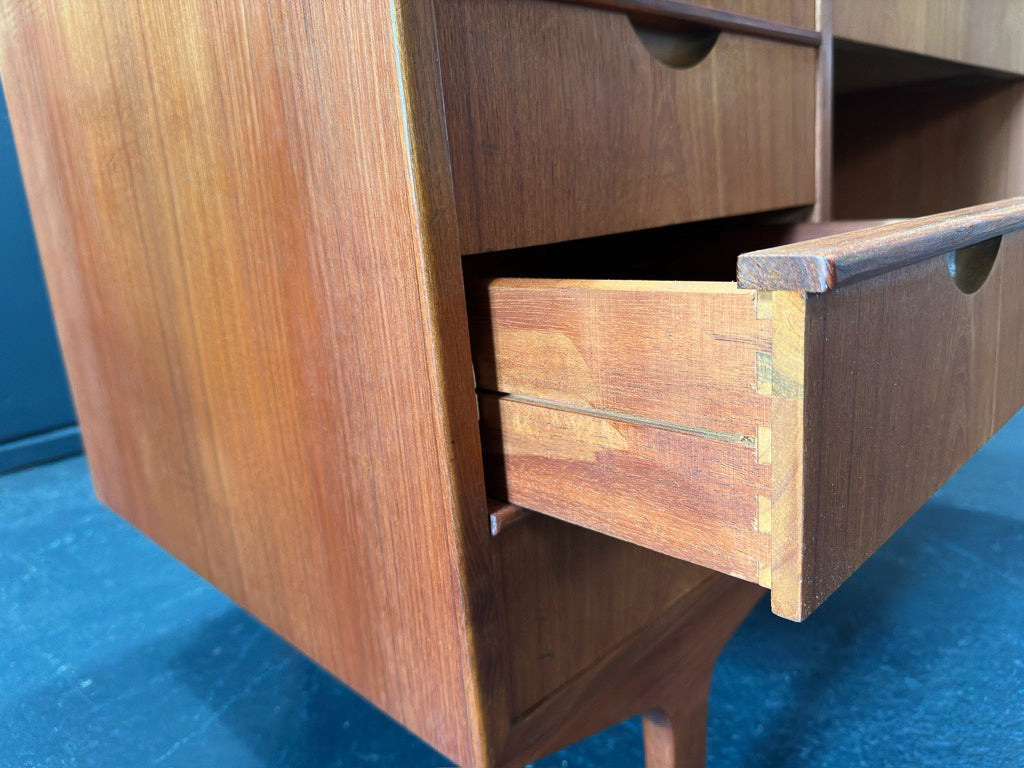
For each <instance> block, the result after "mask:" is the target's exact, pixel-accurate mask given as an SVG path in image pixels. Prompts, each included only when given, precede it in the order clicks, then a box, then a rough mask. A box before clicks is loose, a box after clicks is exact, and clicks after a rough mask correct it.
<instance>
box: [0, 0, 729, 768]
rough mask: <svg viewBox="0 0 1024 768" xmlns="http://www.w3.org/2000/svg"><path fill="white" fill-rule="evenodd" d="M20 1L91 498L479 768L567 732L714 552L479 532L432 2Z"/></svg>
mask: <svg viewBox="0 0 1024 768" xmlns="http://www.w3.org/2000/svg"><path fill="white" fill-rule="evenodd" d="M0 7H2V9H3V13H2V14H0V70H2V73H3V78H4V86H5V90H6V94H7V97H8V99H9V103H10V111H11V115H12V121H13V123H14V127H15V132H16V134H17V140H18V146H19V153H20V157H21V161H22V167H23V169H24V172H25V177H26V182H27V185H28V190H29V193H30V196H31V203H32V210H33V216H34V220H35V224H36V230H37V234H38V237H39V242H40V246H41V250H42V254H43V258H44V261H45V266H46V272H47V278H48V282H49V287H50V291H51V296H52V298H53V304H54V307H55V312H56V316H57V321H58V325H59V327H60V333H61V338H62V343H63V345H64V349H65V351H66V356H67V361H68V369H69V374H70V377H71V380H72V383H73V387H74V391H75V396H76V402H77V406H78V410H79V414H80V417H81V419H82V422H83V425H84V431H85V439H86V444H87V450H88V453H89V460H90V465H91V468H92V470H93V473H94V477H95V480H96V484H97V488H98V492H99V494H100V496H101V497H102V498H103V499H104V500H105V501H106V502H107V503H109V504H110V505H111V506H113V507H114V508H115V509H116V510H117V511H118V512H120V513H121V514H122V515H124V516H125V517H127V518H128V519H129V520H130V521H131V522H132V523H133V524H135V525H136V526H138V527H139V528H140V529H141V530H142V531H144V532H145V533H146V534H147V535H149V536H151V537H152V538H154V539H155V540H156V541H157V542H159V543H160V544H161V545H162V546H164V547H165V548H167V549H168V550H169V551H171V552H172V553H173V554H174V555H175V556H177V557H178V558H180V559H181V560H183V561H184V562H186V563H187V564H189V566H190V567H192V568H193V569H195V570H197V571H198V572H199V573H200V574H201V575H203V576H204V577H205V578H207V579H208V580H210V581H211V582H213V583H214V584H215V585H217V586H218V587H219V588H220V589H222V590H224V591H225V592H226V593H227V594H229V595H230V596H231V597H233V598H234V599H235V600H237V601H238V602H239V603H240V604H241V605H242V606H243V607H244V608H245V609H246V610H248V611H250V612H252V613H253V614H254V615H256V616H257V617H258V618H260V619H261V620H262V621H264V622H265V623H267V624H268V625H269V626H270V627H271V628H273V629H274V630H275V631H277V632H278V633H279V634H281V635H282V636H284V637H285V638H286V639H288V640H289V641H290V642H292V643H293V644H295V645H296V646H297V647H298V648H300V649H301V650H302V651H304V652H305V653H307V654H308V655H310V656H311V657H312V658H314V659H315V660H316V661H317V662H318V663H319V664H321V665H322V666H324V667H325V668H326V669H328V670H329V671H330V672H332V673H333V674H335V675H337V676H339V677H341V678H342V679H343V680H344V681H345V682H346V683H347V684H349V685H350V686H352V687H353V688H355V689H356V690H357V691H359V692H360V693H361V694H362V695H363V696H365V697H366V698H368V699H369V700H370V701H372V702H373V703H375V704H376V705H378V706H380V707H381V708H382V709H384V710H385V711H386V712H388V713H389V714H390V715H392V716H393V717H395V718H396V719H398V720H399V721H400V722H402V723H403V724H404V725H405V726H406V727H408V728H410V729H411V730H412V731H413V732H415V733H417V734H418V735H419V736H421V737H422V738H424V739H425V740H427V741H428V742H429V743H430V744H431V745H433V746H434V747H435V748H437V749H439V750H441V751H442V752H444V753H446V754H447V755H449V756H451V757H452V758H454V759H456V760H457V761H458V762H459V763H461V764H463V765H466V766H489V765H494V764H495V761H496V760H497V757H498V755H499V754H500V753H503V752H504V751H508V750H511V749H513V748H518V747H522V746H523V744H524V742H517V741H516V740H515V739H514V738H513V737H512V736H510V733H511V731H512V729H513V725H514V723H516V724H518V725H519V727H523V726H524V725H525V724H529V727H530V728H534V729H537V731H538V732H543V734H544V735H543V736H538V737H537V740H536V742H532V743H533V744H534V745H536V744H542V745H546V746H547V747H548V748H549V749H556V748H558V747H560V746H564V745H565V743H567V742H564V741H563V742H558V740H557V738H558V734H562V733H564V730H559V729H564V727H565V720H566V719H569V720H573V719H574V718H575V720H574V722H578V721H579V720H580V719H581V713H578V712H574V713H572V716H571V717H568V716H563V714H562V713H561V710H559V711H558V712H556V713H555V715H550V716H549V715H547V714H545V713H546V710H543V708H540V709H536V710H530V708H531V707H532V706H533V705H535V704H537V703H538V701H539V700H540V699H545V700H548V701H553V700H555V699H557V696H559V695H563V694H560V693H559V692H560V691H562V690H564V689H565V686H566V685H567V684H572V685H577V686H578V685H580V681H582V680H590V679H591V678H590V676H589V675H588V673H587V670H590V669H595V668H601V669H606V670H611V671H616V670H618V671H620V672H622V673H623V674H624V673H625V671H624V670H625V669H626V668H623V669H621V670H620V667H619V666H617V665H618V663H619V662H618V661H617V659H619V658H620V657H623V656H624V655H625V656H628V657H629V658H627V659H625V661H623V662H622V663H628V664H629V665H631V666H628V667H627V668H628V669H630V670H632V669H634V668H635V667H636V666H637V665H642V663H641V661H640V660H639V659H638V658H635V657H634V656H630V655H629V654H627V653H626V651H627V650H631V649H633V647H634V644H635V643H636V642H640V641H641V640H642V639H643V638H644V637H646V636H647V634H645V633H647V630H645V627H648V626H650V625H652V624H657V622H658V621H659V620H660V618H661V617H662V616H663V615H664V614H665V612H666V611H667V610H669V609H673V607H674V610H675V613H672V614H671V615H673V616H676V615H678V612H679V611H680V609H681V607H684V606H688V607H690V608H692V607H693V606H692V605H691V604H690V603H688V602H687V600H688V598H687V596H688V595H690V594H691V593H692V592H694V586H695V585H696V584H699V583H703V580H705V579H706V578H707V577H708V573H707V572H705V571H703V570H701V569H699V568H697V567H696V566H692V565H689V564H687V563H684V562H680V561H677V560H673V559H670V558H667V557H664V556H662V555H658V554H656V553H653V552H650V551H648V550H644V549H641V548H639V547H636V546H633V545H631V544H627V543H624V542H621V541H617V540H614V539H610V538H607V537H603V536H600V535H598V534H595V533H591V532H589V531H586V530H584V529H581V528H578V527H574V526H569V525H567V524H564V523H561V522H559V521H554V520H543V521H541V522H538V523H536V524H531V523H530V521H529V519H528V520H526V521H524V522H523V523H521V524H520V525H518V526H515V527H513V528H512V529H510V530H508V531H506V532H505V533H503V534H502V536H500V537H498V538H496V539H493V540H492V539H491V538H490V537H489V536H488V531H487V514H486V509H487V507H486V501H485V499H484V495H483V482H482V472H481V467H480V448H479V433H478V428H477V420H476V408H475V402H474V400H475V398H474V395H473V391H472V373H471V369H470V364H469V344H468V339H467V335H468V333H467V323H466V317H465V311H464V307H465V305H464V300H463V285H462V278H461V272H460V269H459V260H458V250H457V232H456V228H455V219H454V204H453V193H452V186H451V179H450V176H448V175H447V174H444V173H438V172H437V169H438V168H445V167H446V163H447V147H446V145H445V143H444V122H443V118H442V111H441V92H440V83H439V81H438V79H437V76H436V68H435V69H431V67H430V66H429V64H430V62H436V58H437V53H436V49H435V48H434V47H433V42H434V40H435V38H434V34H433V18H432V15H431V12H430V10H431V9H430V7H429V5H426V4H422V3H407V4H401V5H398V6H396V7H395V8H392V9H385V8H378V7H376V6H375V7H373V8H370V7H369V6H365V5H363V4H349V5H346V6H345V7H343V8H342V7H340V6H336V5H335V4H326V3H319V2H303V3H290V4H277V3H270V2H266V3H264V2H261V3H250V4H246V5H244V6H241V5H237V4H230V3H220V2H213V1H210V2H184V1H183V2H176V3H163V4H148V5H143V6H133V7H132V8H130V9H123V8H120V7H119V8H117V9H113V8H110V9H106V10H102V9H101V10H100V11H97V9H95V8H92V7H90V6H88V5H87V4H85V3H80V2H72V3H59V2H34V3H26V2H14V1H13V0H11V1H9V2H6V3H5V4H3V5H2V6H0ZM396 23H397V26H396ZM413 518H414V519H415V520H416V524H415V525H413V526H411V525H409V522H408V521H409V519H413ZM367 574H372V575H373V577H372V578H368V577H367ZM726 581H728V580H726ZM613 590H618V592H617V596H616V597H615V598H614V599H612V600H611V601H609V593H610V592H612V591H613ZM747 594H749V592H748V593H747ZM694 599H696V597H695V598H694ZM612 611H613V612H612ZM713 615H714V614H713ZM552 616H557V617H559V621H558V622H552V621H551V620H550V617H552ZM684 636H685V637H687V638H688V637H689V635H688V633H684ZM677 639H679V638H677ZM696 642H703V639H701V638H696V637H694V638H692V642H691V645H690V647H692V644H693V643H696ZM640 647H647V646H645V645H643V643H641V644H640ZM545 654H547V656H545ZM542 656H543V657H544V658H542ZM545 659H550V661H545ZM669 661H671V660H669V659H667V658H666V659H665V660H663V662H661V664H660V666H658V665H657V664H655V666H651V667H649V670H650V673H651V674H652V676H654V677H657V678H658V679H665V678H671V677H672V675H673V674H674V672H673V670H672V668H671V667H670V666H668V663H669ZM635 690H636V691H637V692H638V693H637V695H639V694H640V693H646V692H647V691H646V689H644V688H643V686H641V685H639V684H638V685H637V687H636V688H635ZM588 691H589V693H590V695H592V696H593V697H594V698H595V699H603V700H604V702H605V704H604V705H603V706H605V707H606V711H607V708H609V707H611V706H613V704H614V706H617V707H619V710H618V711H619V712H620V713H621V714H620V717H625V716H628V715H629V714H633V713H634V712H635V711H639V710H633V711H629V710H628V706H632V705H633V703H634V702H633V700H628V701H625V702H623V701H620V699H619V697H618V691H617V690H616V689H614V688H607V687H602V686H601V685H600V684H599V683H597V682H591V683H590V685H589V688H588ZM626 705H628V706H626ZM645 706H648V705H646V704H645ZM652 706H653V705H652ZM528 710H530V711H528ZM556 715H557V716H560V717H563V720H562V721H556V720H555V719H554V718H555V716H556ZM584 721H585V723H589V722H590V721H589V720H586V719H585V718H584ZM573 735H574V736H575V738H580V737H582V736H583V735H585V734H583V733H580V732H579V731H578V730H577V731H575V732H573Z"/></svg>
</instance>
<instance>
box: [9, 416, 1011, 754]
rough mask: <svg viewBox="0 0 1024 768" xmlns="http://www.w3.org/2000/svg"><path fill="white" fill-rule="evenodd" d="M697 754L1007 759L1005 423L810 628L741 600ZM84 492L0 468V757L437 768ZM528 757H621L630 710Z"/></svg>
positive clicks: (75, 470) (52, 478)
mask: <svg viewBox="0 0 1024 768" xmlns="http://www.w3.org/2000/svg"><path fill="white" fill-rule="evenodd" d="M708 762H709V765H711V766H718V767H724V766H737V767H739V766H742V767H743V768H767V767H768V766H786V767H792V768H795V767H796V766H800V767H801V768H803V767H805V766H834V767H835V768H839V767H840V766H842V767H843V768H848V767H852V766H871V767H872V768H874V767H876V766H908V767H910V766H913V767H915V768H918V767H920V766H971V767H972V768H975V767H978V766H1000V767H1004V766H1008V767H1010V768H1013V767H1014V766H1024V414H1022V415H1018V417H1017V418H1016V419H1015V420H1014V421H1012V422H1011V423H1010V424H1009V425H1008V426H1007V427H1006V428H1005V429H1004V430H1003V431H1002V432H1001V433H1000V434H999V435H998V436H997V437H996V438H994V439H993V440H992V442H991V443H989V445H988V446H986V447H985V449H984V450H983V451H982V452H981V453H980V454H979V455H978V456H977V457H976V458H975V459H974V460H973V461H972V462H971V463H970V464H969V465H968V466H967V467H965V468H964V469H963V470H962V471H961V472H960V473H959V474H958V475H957V476H956V477H954V478H953V480H951V481H950V482H949V484H948V485H947V486H946V487H945V488H943V489H942V490H941V491H940V492H939V493H938V494H937V495H936V496H935V498H933V499H932V500H931V501H930V502H929V503H928V505H927V506H926V507H925V508H924V509H922V510H921V512H920V513H918V515H917V516H916V517H915V518H914V519H913V520H912V521H911V522H910V523H908V524H907V525H906V526H905V527H904V528H903V529H902V530H901V531H900V532H899V533H898V534H897V535H896V536H895V537H894V538H893V540H892V541H891V542H890V543H889V544H887V545H886V546H885V547H884V548H883V549H882V550H881V551H880V552H879V553H878V554H877V555H876V556H875V557H874V558H872V559H871V560H870V561H869V562H868V563H867V564H866V565H865V566H864V567H863V568H862V569H861V570H860V571H859V572H858V573H857V574H856V575H855V576H854V577H853V578H852V579H850V581H849V582H848V583H847V584H846V585H845V586H844V587H843V588H842V589H840V590H839V592H837V593H836V594H835V596H833V597H832V599H830V600H829V601H828V603H826V604H825V606H824V607H823V608H822V609H821V610H819V611H818V612H817V613H816V614H815V615H814V616H812V617H811V619H810V620H809V621H807V622H806V623H804V624H802V625H795V624H791V623H789V622H786V621H783V620H781V619H777V618H775V617H773V616H772V615H771V614H770V613H769V611H768V609H767V606H766V605H765V604H764V603H762V604H761V605H760V606H759V607H758V608H757V609H756V610H755V611H754V613H753V614H752V615H751V617H750V618H749V620H748V621H747V622H746V623H745V624H744V625H743V627H742V628H741V629H740V630H739V632H738V633H737V635H736V636H735V638H734V639H733V640H732V642H731V643H730V644H729V645H728V647H727V648H726V650H725V653H724V654H723V656H722V658H721V660H720V662H719V664H718V667H717V670H716V673H715V678H714V683H713V689H712V704H711V715H710V743H709V759H708ZM447 764H448V763H447V762H446V761H445V760H444V759H443V758H442V757H440V756H439V755H438V754H436V753H435V752H433V751H432V750H431V749H429V748H428V747H426V746H425V745H423V744H422V743H421V742H419V741H418V740H416V739H415V738H413V737H412V736H410V735H408V734H407V733H406V732H405V731H403V730H402V729H401V728H400V727H398V726H397V725H395V724H394V723H392V722H391V721H390V720H389V719H388V718H386V717H384V716H383V715H381V714H379V713H378V712H376V711H375V710H374V709H373V708H372V707H370V706H368V705H367V704H366V703H365V702H363V701H362V700H361V699H359V698H358V697H357V696H355V695H354V694H353V693H351V692H350V691H348V690H347V689H346V688H345V687H344V686H342V685H341V684H340V683H338V682H336V681H334V680H333V679H331V678H329V677H328V676H327V675H325V674H324V673H322V672H321V671H319V670H318V669H317V668H316V667H315V666H314V665H313V664H311V663H310V662H308V661H306V660H305V659H303V658H302V657H301V656H299V655H298V654H297V653H295V652H294V651H292V650H291V649H290V648H289V647H287V646H286V645H285V644H284V643H283V642H281V641H280V640H278V639H276V638H275V637H274V636H273V635H271V634H270V633H269V632H268V631H266V630H265V629H263V628H262V627H260V625H259V624H257V623H256V622H254V621H253V620H251V619H250V618H248V617H247V616H246V615H245V614H243V613H242V612H241V611H240V610H239V609H237V608H236V607H235V606H234V605H233V604H232V603H231V602H229V601H228V600H226V599H225V598H223V597H222V596H220V595H219V594H218V593H217V592H215V591H214V590H213V589H211V588H210V587H208V586H206V585H205V584H203V583H202V582H200V581H199V580H198V579H197V578H196V577H195V576H193V575H192V574H191V573H189V572H188V571H187V570H185V569H184V568H183V567H181V566H180V565H178V564H177V563H175V562H174V561H172V560H171V559H170V558H168V557H167V556H166V555H164V554H163V553H162V552H160V551H159V550H158V549H157V548H156V547H155V546H154V545H152V544H150V543H149V542H147V541H146V540H145V539H143V538H142V537H141V536H139V535H138V534H136V533H135V532H134V531H133V530H132V529H131V528H129V527H128V526H127V525H125V524H124V523H121V522H120V521H119V520H118V519H117V518H115V517H114V516H113V514H111V513H109V512H107V511H106V510H104V509H103V508H102V507H100V506H99V505H98V504H97V502H96V501H95V500H94V498H93V496H92V492H91V486H90V482H89V477H88V474H87V469H86V465H85V462H84V460H82V459H81V458H76V459H70V460H65V461H62V462H59V463H55V464H50V465H47V466H43V467H37V468H35V469H30V470H26V471H23V472H20V473H16V474H12V475H7V476H4V477H0V765H3V766H18V767H19V768H21V767H23V766H24V767H26V768H28V767H31V766H104V767H106V766H111V767H115V766H116V768H124V767H126V766H149V765H155V766H187V767H188V768H204V767H205V766H211V767H214V766H215V767H216V768H226V767H229V766H230V767H233V768H234V767H237V768H244V767H248V766H275V767H277V766H316V767H317V768H320V767H321V766H414V767H419V766H443V765H447ZM536 765H537V766H550V767H552V768H555V767H560V766H565V767H566V768H568V767H569V766H592V767H595V768H596V767H597V766H615V767H616V768H619V767H624V766H640V765H642V750H641V743H640V731H639V724H638V722H637V721H631V722H629V723H626V724H624V725H621V726H619V727H616V728H613V729H611V730H609V731H606V732H605V733H602V734H598V735H597V736H595V737H593V738H591V739H589V740H587V741H585V742H583V743H582V744H579V745H577V746H575V747H573V748H571V749H567V750H565V751H563V752H561V753H559V754H557V755H554V756H552V757H550V758H547V759H545V760H542V761H540V762H538V763H537V764H536Z"/></svg>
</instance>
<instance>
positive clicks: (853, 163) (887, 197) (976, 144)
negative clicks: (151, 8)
mask: <svg viewBox="0 0 1024 768" xmlns="http://www.w3.org/2000/svg"><path fill="white" fill-rule="evenodd" d="M837 66H839V64H838V63H837ZM835 126H836V134H835V153H834V154H835V174H834V175H835V208H834V213H835V215H836V217H839V218H871V217H879V216H883V217H894V216H899V217H908V216H923V215H926V214H933V213H942V212H945V211H952V210H956V209H959V208H963V207H966V206H971V205H977V204H979V203H986V202H989V201H992V200H1002V199H1004V198H1009V197H1014V196H1017V195H1022V194H1024V83H1021V82H1013V81H1011V82H1005V81H991V80H990V81H982V82H974V83H971V84H965V85H960V86H957V85H954V84H932V85H921V86H916V87H914V86H908V87H902V88H891V89H885V90H882V91H875V92H868V93H853V94H849V95H844V96H842V97H840V98H837V100H836V119H835Z"/></svg>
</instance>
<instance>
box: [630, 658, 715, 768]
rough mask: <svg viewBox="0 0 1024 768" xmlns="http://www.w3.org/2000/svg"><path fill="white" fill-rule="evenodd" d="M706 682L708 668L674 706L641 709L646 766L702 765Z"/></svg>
mask: <svg viewBox="0 0 1024 768" xmlns="http://www.w3.org/2000/svg"><path fill="white" fill-rule="evenodd" d="M710 682H711V673H710V671H709V672H708V673H707V675H706V678H705V680H704V681H703V682H702V683H700V684H698V685H696V686H693V687H692V688H691V689H690V690H688V691H685V692H683V693H682V695H681V699H682V700H681V702H680V703H678V704H677V705H676V706H675V707H672V708H671V709H669V710H667V709H654V710H650V711H648V712H645V713H644V758H645V760H646V767H647V768H704V761H705V756H706V753H707V726H708V694H709V692H710Z"/></svg>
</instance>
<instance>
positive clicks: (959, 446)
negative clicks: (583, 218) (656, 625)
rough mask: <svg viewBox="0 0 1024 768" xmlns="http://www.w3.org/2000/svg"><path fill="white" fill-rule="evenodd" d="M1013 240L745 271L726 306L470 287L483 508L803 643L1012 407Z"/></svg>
mask: <svg viewBox="0 0 1024 768" xmlns="http://www.w3.org/2000/svg"><path fill="white" fill-rule="evenodd" d="M811 226H812V225H803V226H801V227H799V228H798V230H797V231H798V232H800V233H801V234H803V235H806V234H807V233H808V231H809V228H810V227H811ZM826 226H829V227H832V228H833V230H834V229H835V225H826ZM1021 230H1024V198H1017V199H1014V200H1009V201H1004V202H1000V203H993V204H989V205H985V206H978V207H975V208H969V209H964V210H962V211H958V212H955V213H949V214H942V215H938V216H930V217H926V218H922V219H913V220H907V221H903V222H894V223H889V224H885V225H881V226H874V227H868V228H864V229H859V230H857V231H852V232H841V233H839V234H833V235H830V236H827V237H822V238H819V239H812V240H807V241H803V242H799V243H795V244H790V245H783V246H780V247H776V248H771V249H768V250H762V251H756V252H750V253H745V254H743V255H741V256H740V257H739V260H738V267H737V272H738V282H674V281H646V280H579V279H538V278H499V279H480V280H471V281H470V284H469V305H470V318H471V325H472V339H473V354H474V364H475V367H476V374H477V381H478V386H479V388H480V418H481V429H482V437H483V449H484V463H485V469H486V473H487V480H488V484H489V493H490V494H491V495H492V496H495V497H500V498H503V499H507V500H508V501H511V502H512V503H514V504H518V505H520V506H523V507H526V508H529V509H533V510H536V511H538V512H541V513H544V514H548V515H553V516H555V517H559V518H561V519H564V520H567V521H570V522H573V523H577V524H579V525H583V526H586V527H588V528H591V529H594V530H597V531H601V532H603V533H606V534H608V535H611V536H615V537H617V538H620V539H625V540H628V541H631V542H634V543H637V544H640V545H642V546H645V547H649V548H651V549H655V550H658V551H660V552H664V553H666V554H669V555H673V556H675V557H679V558H682V559H686V560H689V561H692V562H695V563H698V564H700V565H704V566H708V567H710V568H714V569H716V570H719V571H722V572H725V573H729V574H733V575H735V576H738V577H740V578H743V579H747V580H750V581H756V582H759V583H761V584H763V585H764V586H768V587H770V588H771V589H772V609H773V610H774V611H775V613H777V614H779V615H781V616H785V617H787V618H791V619H796V620H800V619H802V618H804V617H806V616H807V615H808V614H809V613H810V612H811V611H813V610H814V609H815V608H817V606H818V605H820V604H821V602H822V601H824V600H825V598H826V597H828V595H830V594H831V593H832V592H833V591H834V590H835V589H836V588H837V587H838V586H839V585H840V584H841V583H842V582H843V581H844V580H845V579H846V578H847V577H848V576H849V575H850V574H851V573H852V572H853V571H854V570H855V569H856V568H857V567H858V566H859V565H860V564H861V563H862V562H863V561H864V560H865V559H866V558H867V557H868V556H870V555H871V554H872V553H873V552H874V551H875V550H876V549H877V548H878V547H879V546H880V545H881V544H882V543H883V542H884V541H885V540H886V539H887V538H888V537H889V536H890V535H891V534H892V533H893V532H894V531H895V530H896V529H897V528H898V527H899V526H900V525H901V524H902V523H903V522H904V521H905V520H906V519H907V518H908V517H909V516H910V515H911V514H913V512H914V511H916V510H917V509H918V508H919V507H920V506H921V505H922V504H923V503H924V502H925V501H926V500H927V499H928V497H929V496H930V495H931V494H932V493H933V492H934V491H935V490H936V489H938V488H939V486H940V485H941V484H942V483H943V482H944V481H945V480H946V479H947V478H949V476H950V475H951V474H952V473H953V472H954V471H955V470H956V469H957V468H958V467H959V466H960V465H961V464H962V463H963V462H964V461H966V460H967V459H968V458H969V457H970V456H971V455H972V454H973V453H974V452H975V451H977V450H978V448H980V447H981V445H982V444H983V443H984V442H985V441H986V440H987V439H988V438H989V437H990V436H991V435H992V434H993V433H994V432H995V431H996V430H997V429H998V428H999V427H1000V426H1001V425H1002V424H1003V423H1004V422H1006V421H1007V420H1008V419H1009V418H1010V416H1012V415H1013V414H1014V413H1015V412H1016V411H1017V409H1018V408H1020V407H1021V405H1022V404H1024V231H1021ZM686 245H687V244H686V243H680V246H679V251H680V255H681V257H686V256H687V255H686V254H684V253H683V252H684V251H686ZM689 257H690V258H696V254H690V255H689Z"/></svg>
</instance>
